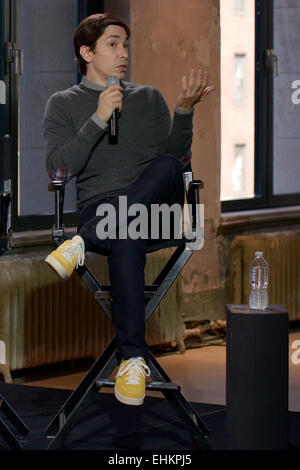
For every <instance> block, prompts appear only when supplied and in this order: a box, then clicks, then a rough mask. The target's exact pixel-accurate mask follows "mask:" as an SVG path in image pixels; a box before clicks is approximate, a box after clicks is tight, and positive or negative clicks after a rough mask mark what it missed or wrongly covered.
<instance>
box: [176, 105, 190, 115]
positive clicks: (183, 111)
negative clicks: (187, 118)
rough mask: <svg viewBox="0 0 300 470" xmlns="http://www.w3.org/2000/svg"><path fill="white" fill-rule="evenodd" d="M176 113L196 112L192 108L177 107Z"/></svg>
mask: <svg viewBox="0 0 300 470" xmlns="http://www.w3.org/2000/svg"><path fill="white" fill-rule="evenodd" d="M174 111H175V112H176V113H178V114H191V113H193V111H194V107H192V108H189V109H187V108H181V107H179V106H175V108H174Z"/></svg>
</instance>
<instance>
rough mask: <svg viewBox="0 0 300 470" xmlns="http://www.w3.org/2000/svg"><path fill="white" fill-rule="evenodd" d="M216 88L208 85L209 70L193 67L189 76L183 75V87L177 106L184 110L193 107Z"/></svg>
mask: <svg viewBox="0 0 300 470" xmlns="http://www.w3.org/2000/svg"><path fill="white" fill-rule="evenodd" d="M213 90H215V87H214V86H211V85H208V72H207V71H206V70H204V71H202V70H198V72H197V73H195V71H194V70H193V69H192V70H191V72H190V75H189V77H188V78H187V77H186V76H183V77H182V89H181V91H180V93H179V95H178V96H177V100H176V108H179V109H183V110H190V109H193V107H194V105H195V104H196V103H199V102H200V101H202V100H203V99H204V98H205V97H206V96H207V95H209V93H211V92H212V91H213Z"/></svg>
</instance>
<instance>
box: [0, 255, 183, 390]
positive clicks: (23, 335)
mask: <svg viewBox="0 0 300 470" xmlns="http://www.w3.org/2000/svg"><path fill="white" fill-rule="evenodd" d="M173 250H174V249H172V248H170V249H166V250H162V251H160V252H157V253H151V254H148V255H147V263H146V270H145V278H146V283H152V282H153V281H154V279H155V277H156V276H157V274H158V273H159V272H160V270H161V269H162V267H163V266H164V264H165V263H166V261H167V260H168V259H169V258H170V256H171V253H172V252H173ZM48 253H49V251H47V252H45V253H42V254H41V253H39V254H32V255H30V256H29V255H5V256H2V257H1V258H0V299H1V302H0V341H1V344H2V345H3V344H5V349H6V366H3V365H0V371H1V370H2V371H3V369H5V370H6V379H7V381H9V375H8V373H7V369H9V370H16V369H22V368H29V367H35V366H40V365H45V364H51V363H55V362H60V361H65V360H71V359H78V358H87V357H97V356H98V355H99V354H100V353H101V352H102V351H103V350H104V348H105V347H106V345H107V344H108V342H109V340H110V339H112V337H113V336H114V327H113V325H112V322H111V321H110V319H109V318H108V317H107V315H106V314H105V313H104V312H103V311H102V309H101V307H100V305H99V304H98V303H97V302H96V301H95V300H94V299H93V295H92V293H91V292H90V291H89V290H88V289H87V288H86V287H85V285H84V284H83V283H82V282H81V281H80V278H79V276H78V275H77V274H76V273H74V274H73V276H72V277H71V279H70V280H68V281H63V280H60V278H59V277H58V276H57V275H56V274H55V273H54V272H53V271H52V270H51V269H50V268H49V266H48V265H47V264H46V263H45V262H44V259H45V256H46V255H47V254H48ZM86 263H87V266H88V267H89V268H90V270H91V271H92V273H93V274H94V275H95V276H96V277H97V278H98V279H99V280H100V282H102V284H104V285H108V284H109V275H108V264H107V258H106V257H103V256H101V255H94V254H91V253H88V254H87V258H86ZM179 290H180V282H179V279H177V281H175V283H174V284H173V286H172V287H171V288H170V289H169V291H168V292H167V294H166V296H165V298H164V299H163V300H162V302H161V303H160V305H159V306H158V307H157V309H156V310H155V312H154V314H153V315H152V317H151V318H150V319H149V321H148V322H147V326H146V337H147V341H148V343H149V344H150V345H155V344H162V343H165V342H171V341H174V340H176V338H177V337H178V334H182V321H181V316H180V308H179V300H180V292H179Z"/></svg>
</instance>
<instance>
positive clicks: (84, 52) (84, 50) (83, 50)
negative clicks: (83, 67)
mask: <svg viewBox="0 0 300 470" xmlns="http://www.w3.org/2000/svg"><path fill="white" fill-rule="evenodd" d="M79 52H80V55H81V57H82V58H83V59H84V60H85V61H86V62H91V60H92V58H91V55H92V52H91V50H90V48H89V47H88V46H80V49H79Z"/></svg>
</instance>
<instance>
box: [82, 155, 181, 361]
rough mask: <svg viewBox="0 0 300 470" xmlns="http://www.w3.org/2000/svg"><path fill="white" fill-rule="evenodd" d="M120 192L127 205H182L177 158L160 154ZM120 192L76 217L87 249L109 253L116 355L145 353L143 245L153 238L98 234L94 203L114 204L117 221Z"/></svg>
mask: <svg viewBox="0 0 300 470" xmlns="http://www.w3.org/2000/svg"><path fill="white" fill-rule="evenodd" d="M119 196H127V207H128V208H129V207H130V206H131V205H132V204H135V203H142V204H144V205H145V206H146V207H147V209H150V207H151V204H163V203H167V204H168V205H172V204H174V203H177V204H180V205H181V207H183V203H184V184H183V176H182V166H181V163H180V161H179V160H178V159H177V158H176V157H174V156H172V155H160V156H158V157H157V158H155V159H154V160H153V161H152V162H151V163H150V164H149V165H148V166H147V168H146V169H145V170H144V171H143V172H142V173H141V175H140V176H139V178H138V179H137V180H136V181H135V182H134V183H132V184H131V185H130V186H128V187H127V188H126V189H125V190H124V191H122V192H121V194H120V195H119ZM119 196H117V197H115V198H106V199H105V200H104V199H102V200H101V201H97V202H95V203H93V204H91V205H90V206H88V207H86V208H85V209H84V210H83V211H82V213H81V215H80V220H79V226H78V233H79V234H80V236H81V237H82V238H83V239H84V241H85V251H93V252H99V253H102V254H103V253H104V254H107V255H108V264H109V276H110V282H111V289H112V299H113V322H114V325H115V330H116V338H117V352H118V356H119V358H125V359H128V358H130V357H134V356H142V357H147V353H148V345H147V343H146V340H145V299H144V286H145V276H144V268H145V263H146V249H147V245H148V244H151V240H149V239H148V240H147V239H143V238H138V239H136V240H134V239H132V238H130V237H127V238H126V239H120V238H116V239H106V240H101V239H100V238H99V237H98V236H97V233H96V227H97V224H98V222H99V221H100V220H101V219H103V217H104V216H97V215H96V210H97V207H98V206H99V204H102V203H106V202H109V203H110V204H112V205H113V206H114V207H115V210H116V213H117V217H116V220H117V221H118V209H119ZM149 213H150V211H149ZM129 222H130V218H128V223H129ZM150 223H151V220H150ZM177 228H178V227H177ZM174 230H176V229H174ZM173 235H174V233H173ZM170 238H172V235H171V237H170Z"/></svg>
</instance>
